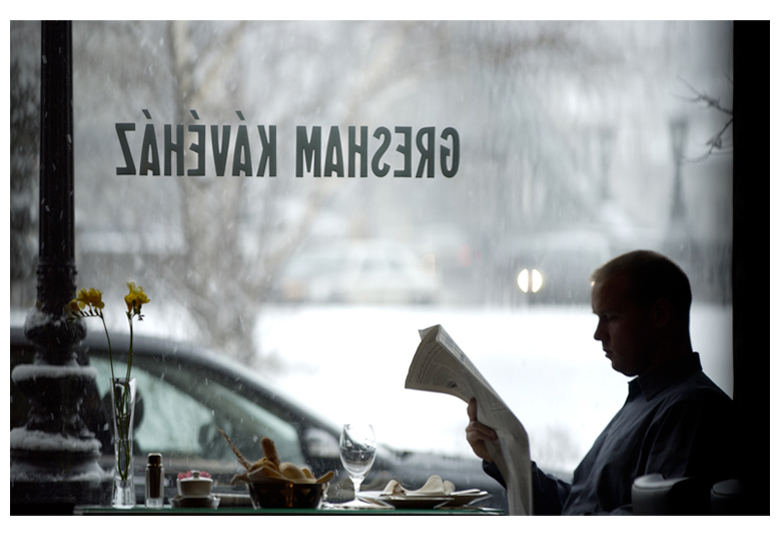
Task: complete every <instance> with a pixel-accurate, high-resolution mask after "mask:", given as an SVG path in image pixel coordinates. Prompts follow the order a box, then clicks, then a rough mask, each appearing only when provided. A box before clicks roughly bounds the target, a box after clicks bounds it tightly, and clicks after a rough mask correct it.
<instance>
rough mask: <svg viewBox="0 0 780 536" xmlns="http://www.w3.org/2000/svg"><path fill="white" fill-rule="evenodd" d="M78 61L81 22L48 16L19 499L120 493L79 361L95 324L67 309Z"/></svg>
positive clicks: (19, 435)
mask: <svg viewBox="0 0 780 536" xmlns="http://www.w3.org/2000/svg"><path fill="white" fill-rule="evenodd" d="M71 62H72V51H71V23H70V22H61V21H44V22H43V23H42V27H41V122H40V125H41V126H40V128H41V138H40V143H41V147H40V206H39V210H40V217H39V222H40V229H39V233H40V234H39V264H38V271H37V275H38V286H37V303H36V305H35V307H33V308H32V309H31V310H30V311H29V312H28V315H27V319H26V321H25V335H26V336H27V338H28V339H29V340H30V341H31V342H32V343H33V345H34V346H35V348H36V354H35V357H34V358H33V363H32V364H28V365H19V366H17V367H16V368H14V369H13V371H12V374H11V377H12V379H13V381H14V382H15V383H16V384H17V385H18V387H19V388H20V390H21V391H22V392H24V393H25V394H26V395H27V396H28V398H29V399H30V406H31V408H30V413H29V415H28V419H27V422H26V424H25V425H24V426H23V427H20V428H15V429H13V430H11V434H10V448H11V503H12V505H34V504H41V505H48V506H54V507H55V508H56V505H73V504H97V503H99V502H101V499H103V500H105V498H106V497H107V495H106V493H109V494H110V477H109V475H106V474H105V472H104V471H103V470H102V469H101V468H100V466H99V464H98V458H99V457H100V441H98V440H97V439H96V438H95V436H94V434H93V433H92V432H91V431H90V430H89V427H88V426H87V424H86V423H85V421H84V418H83V415H82V411H83V410H82V408H83V407H84V398H85V394H86V393H89V392H92V393H94V385H95V377H96V372H95V369H94V368H92V367H88V366H81V365H80V364H79V363H78V361H77V348H78V345H79V344H80V342H81V341H82V339H83V338H84V336H85V335H86V328H85V326H84V324H83V323H81V322H75V323H73V324H72V325H68V322H67V318H66V315H65V312H64V309H63V307H64V305H65V304H67V303H68V302H69V301H70V300H71V299H73V298H74V297H75V294H76V265H75V255H74V249H75V247H74V222H73V214H74V210H73V84H72V75H71V73H72V68H71ZM44 511H45V510H44Z"/></svg>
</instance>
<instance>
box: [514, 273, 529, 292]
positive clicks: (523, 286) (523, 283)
mask: <svg viewBox="0 0 780 536" xmlns="http://www.w3.org/2000/svg"><path fill="white" fill-rule="evenodd" d="M517 286H518V287H520V290H522V291H523V292H528V270H526V269H523V271H522V272H520V273H519V274H518V276H517Z"/></svg>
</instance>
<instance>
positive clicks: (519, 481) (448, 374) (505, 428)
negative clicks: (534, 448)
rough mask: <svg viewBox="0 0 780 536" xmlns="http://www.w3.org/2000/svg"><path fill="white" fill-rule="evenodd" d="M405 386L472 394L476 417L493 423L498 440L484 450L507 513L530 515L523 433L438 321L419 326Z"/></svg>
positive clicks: (528, 461) (528, 468)
mask: <svg viewBox="0 0 780 536" xmlns="http://www.w3.org/2000/svg"><path fill="white" fill-rule="evenodd" d="M420 337H421V338H422V341H421V342H420V345H419V346H418V347H417V351H416V352H415V354H414V358H413V359H412V363H411V365H409V373H408V374H407V376H406V384H405V387H406V388H407V389H417V390H420V391H433V392H438V393H447V394H450V395H453V396H456V397H458V398H460V399H461V400H463V401H464V402H466V403H468V402H469V400H471V399H472V398H475V399H476V400H477V420H479V422H481V423H483V424H485V425H487V426H490V427H491V428H493V429H494V430H495V431H496V433H497V435H498V441H494V442H492V443H489V444H488V445H487V448H488V452H489V453H490V456H491V457H492V458H493V461H494V462H495V463H496V465H497V466H498V469H499V470H500V471H501V475H502V476H503V477H504V481H505V482H506V485H507V492H508V500H509V515H531V514H532V512H533V510H532V506H533V505H532V491H531V458H530V454H529V448H528V434H527V433H526V431H525V428H523V425H522V424H521V423H520V421H519V420H518V419H517V417H515V416H514V414H513V413H512V412H511V411H510V409H509V408H508V407H507V405H506V404H505V403H504V401H503V400H501V397H500V396H498V394H497V393H496V392H495V391H494V390H493V388H492V387H491V386H490V384H489V383H488V381H487V380H486V379H485V378H484V377H482V374H480V372H479V371H478V370H477V368H476V367H475V366H474V365H473V364H472V363H471V361H470V360H469V358H468V357H466V354H464V353H463V351H462V350H461V349H460V348H459V347H458V345H457V344H455V341H454V340H452V338H451V337H450V336H449V335H448V334H447V332H446V331H444V328H443V327H441V326H440V325H436V326H432V327H430V328H427V329H423V330H420Z"/></svg>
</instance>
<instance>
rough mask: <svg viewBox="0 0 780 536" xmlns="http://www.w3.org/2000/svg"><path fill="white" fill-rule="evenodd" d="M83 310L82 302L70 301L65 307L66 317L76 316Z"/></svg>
mask: <svg viewBox="0 0 780 536" xmlns="http://www.w3.org/2000/svg"><path fill="white" fill-rule="evenodd" d="M83 308H84V302H82V301H79V300H77V299H74V300H70V302H69V303H68V305H66V306H65V311H66V312H67V313H68V315H71V316H76V315H78V314H79V312H80V311H81V310H82V309H83Z"/></svg>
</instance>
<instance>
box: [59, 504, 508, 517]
mask: <svg viewBox="0 0 780 536" xmlns="http://www.w3.org/2000/svg"><path fill="white" fill-rule="evenodd" d="M73 513H74V514H75V515H189V516H192V515H277V516H279V515H296V516H303V515H350V516H351V515H425V516H441V515H445V516H446V515H503V514H504V512H503V510H498V509H495V508H476V507H474V508H468V507H458V508H428V509H424V510H407V509H372V508H367V509H360V510H346V509H328V508H258V509H257V510H255V509H254V508H252V507H246V506H240V507H239V506H229V507H220V508H174V507H172V506H171V505H170V504H166V505H165V506H163V507H162V508H156V509H155V508H147V507H146V506H134V507H133V508H112V507H110V506H98V505H86V506H76V508H75V509H74V512H73Z"/></svg>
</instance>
